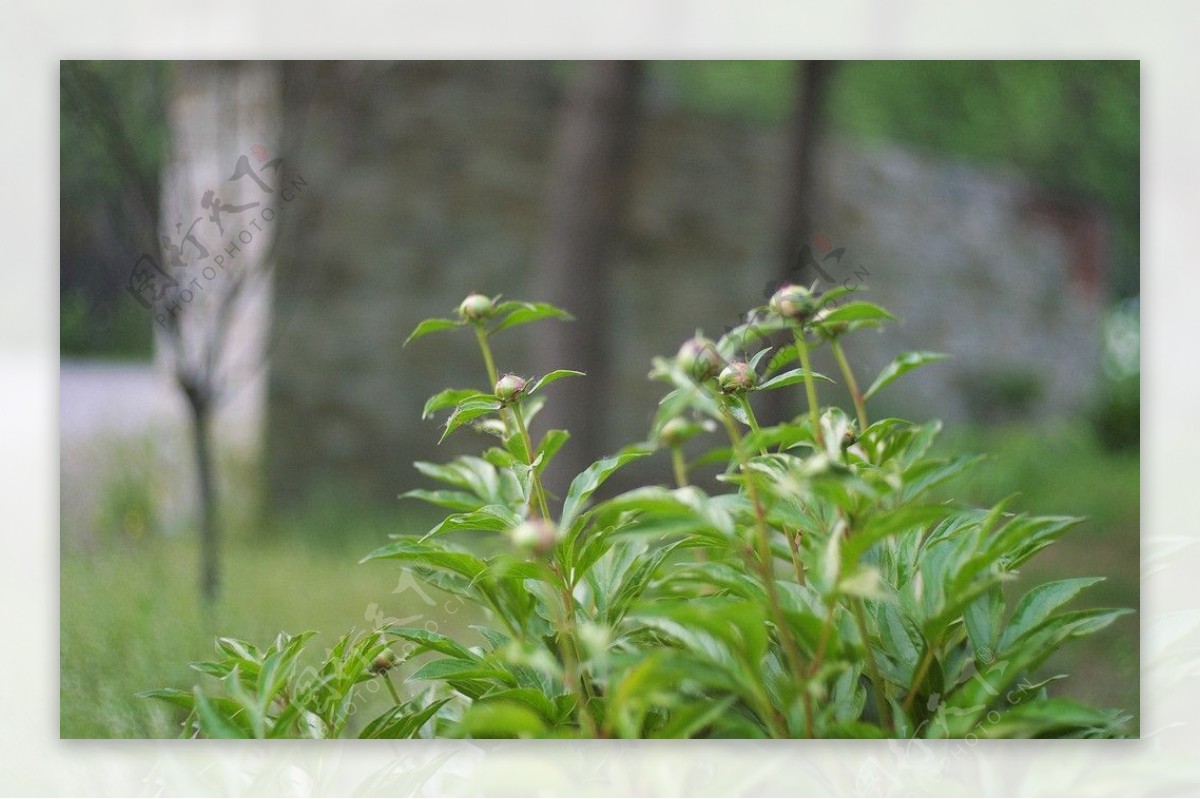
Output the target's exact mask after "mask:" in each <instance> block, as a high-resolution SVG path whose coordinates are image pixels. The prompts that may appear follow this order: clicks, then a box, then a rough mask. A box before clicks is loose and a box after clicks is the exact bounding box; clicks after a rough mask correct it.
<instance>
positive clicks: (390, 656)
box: [371, 650, 396, 674]
mask: <svg viewBox="0 0 1200 799" xmlns="http://www.w3.org/2000/svg"><path fill="white" fill-rule="evenodd" d="M395 665H396V655H395V654H394V653H393V652H392V651H391V650H388V651H387V652H384V653H382V654H380V655H379V656H378V657H376V658H375V660H374V662H372V663H371V673H372V674H384V673H385V672H387V671H388V670H389V669H391V668H392V666H395Z"/></svg>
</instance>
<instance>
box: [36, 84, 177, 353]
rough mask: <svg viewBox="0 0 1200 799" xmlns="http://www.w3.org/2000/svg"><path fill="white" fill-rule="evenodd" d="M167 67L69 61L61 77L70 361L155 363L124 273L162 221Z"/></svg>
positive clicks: (64, 328)
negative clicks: (96, 358) (102, 358)
mask: <svg viewBox="0 0 1200 799" xmlns="http://www.w3.org/2000/svg"><path fill="white" fill-rule="evenodd" d="M166 72H167V68H166V66H165V65H164V64H163V63H161V62H155V61H88V62H84V61H64V62H62V67H61V70H60V74H59V87H60V96H59V145H60V146H59V222H60V224H59V278H60V280H59V293H60V298H61V303H62V309H61V310H62V314H61V330H60V332H61V346H62V351H63V353H64V354H70V355H121V356H130V355H133V356H141V357H148V356H149V355H150V350H151V342H152V339H153V336H152V333H151V329H150V320H149V319H148V318H147V316H146V314H145V313H144V312H143V311H142V309H141V308H139V307H138V306H137V305H136V304H134V303H130V302H128V301H127V300H128V297H127V295H126V294H125V291H124V288H123V287H124V284H125V277H126V275H127V273H128V270H129V267H130V266H131V265H132V263H133V260H134V257H135V256H134V253H137V252H139V251H140V249H141V248H142V247H143V246H144V242H146V241H147V240H151V239H152V237H153V236H154V231H155V229H156V225H157V214H158V210H157V209H158V205H159V193H160V190H159V176H160V174H161V171H162V166H163V159H164V154H165V149H166V141H167V129H166V116H165V111H164V106H165V96H166V91H167V75H166Z"/></svg>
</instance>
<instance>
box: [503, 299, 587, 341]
mask: <svg viewBox="0 0 1200 799" xmlns="http://www.w3.org/2000/svg"><path fill="white" fill-rule="evenodd" d="M496 313H497V315H499V316H503V317H504V318H503V319H501V320H500V322H499V323H498V324H496V326H495V327H493V328H492V329H491V330H489V331H488V335H491V334H493V333H499V332H500V331H501V330H507V329H508V328H510V327H516V326H517V325H527V324H529V323H530V322H537V321H539V320H541V319H562V320H563V321H566V322H570V321H573V320H574V319H575V317H573V316H571V315H570V314H569V313H567V312H566V311H564V310H562V309H561V308H555V307H554V306H553V305H551V304H549V303H546V302H515V301H512V302H504V303H501V304H500V306H499V307H498V308H497V309H496Z"/></svg>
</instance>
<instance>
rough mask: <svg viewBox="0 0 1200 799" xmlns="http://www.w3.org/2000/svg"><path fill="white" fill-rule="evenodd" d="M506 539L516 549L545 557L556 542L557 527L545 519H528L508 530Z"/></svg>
mask: <svg viewBox="0 0 1200 799" xmlns="http://www.w3.org/2000/svg"><path fill="white" fill-rule="evenodd" d="M508 537H509V539H510V540H511V541H512V542H513V546H515V547H517V548H518V549H523V550H526V551H529V552H533V553H534V554H537V555H545V554H546V553H548V552H549V551H550V550H552V549H554V545H555V543H557V542H558V527H557V526H555V524H554V523H553V522H549V521H546V520H545V519H529V520H527V521H523V522H521V523H520V524H518V525H517V526H516V527H514V528H512V529H511V530H509V531H508Z"/></svg>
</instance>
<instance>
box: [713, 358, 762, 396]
mask: <svg viewBox="0 0 1200 799" xmlns="http://www.w3.org/2000/svg"><path fill="white" fill-rule="evenodd" d="M754 377H755V375H754V370H753V369H751V368H750V364H748V363H746V362H745V361H734V362H733V363H731V364H729V365H728V366H726V367H725V368H724V369H722V370H721V374H720V376H719V377H718V378H717V385H719V386H720V387H721V391H723V392H725V393H726V394H741V393H743V392H746V391H749V390H750V389H752V388H754Z"/></svg>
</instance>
